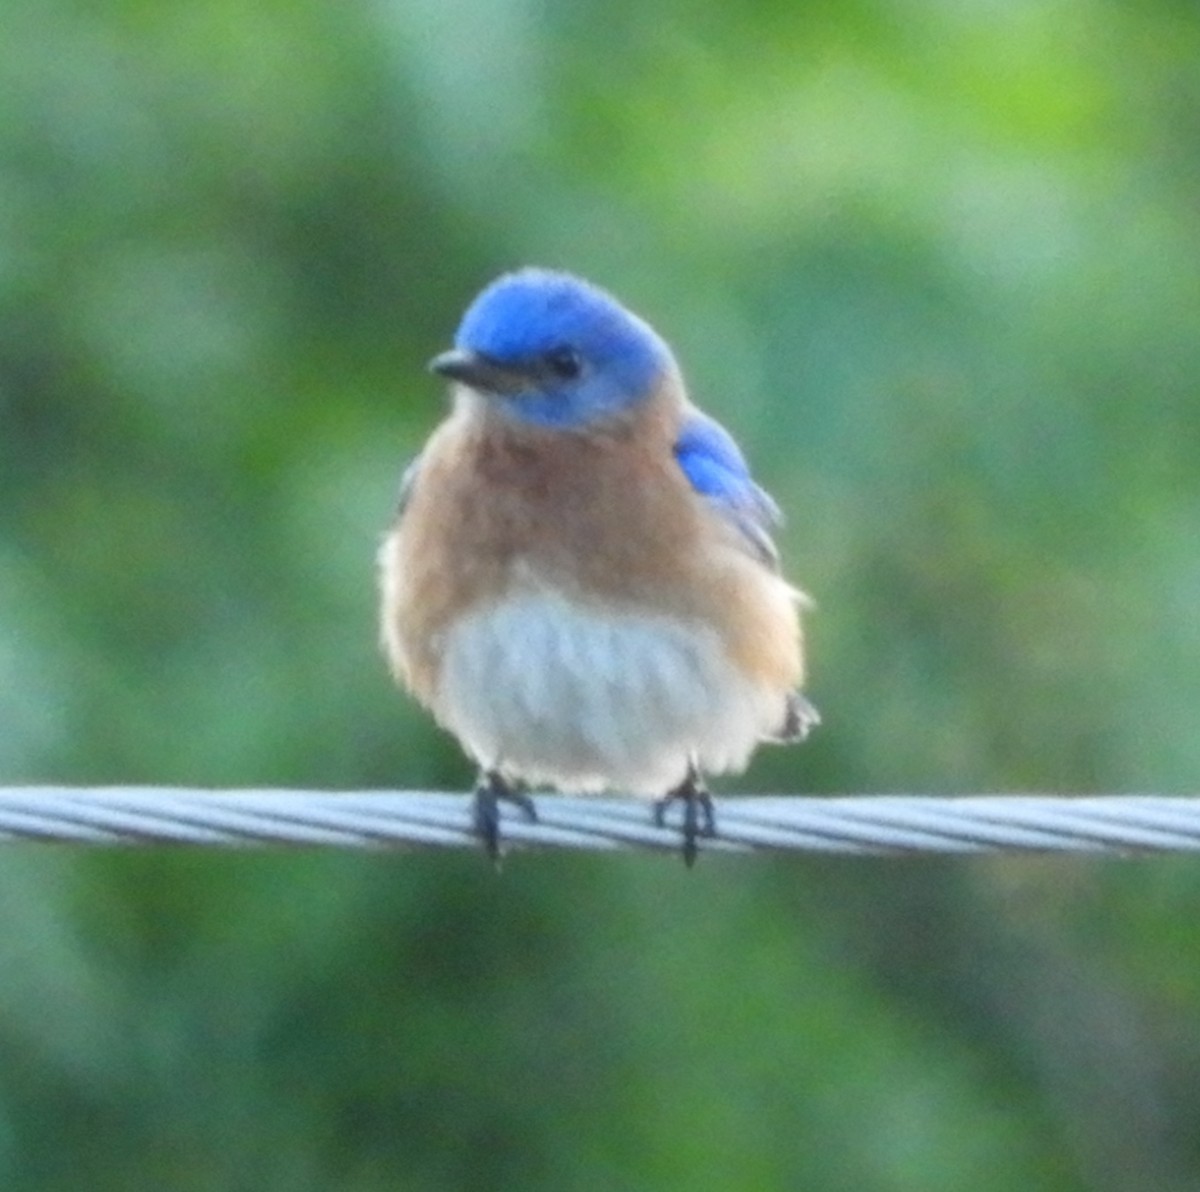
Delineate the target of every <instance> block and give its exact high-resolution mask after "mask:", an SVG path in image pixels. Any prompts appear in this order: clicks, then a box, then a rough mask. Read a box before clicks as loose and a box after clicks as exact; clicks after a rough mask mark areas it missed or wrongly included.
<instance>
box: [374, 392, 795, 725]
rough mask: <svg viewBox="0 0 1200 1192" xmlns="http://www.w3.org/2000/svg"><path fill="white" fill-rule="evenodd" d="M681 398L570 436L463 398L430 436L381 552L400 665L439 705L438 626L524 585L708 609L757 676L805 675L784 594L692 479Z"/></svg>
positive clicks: (633, 603) (607, 601) (419, 691)
mask: <svg viewBox="0 0 1200 1192" xmlns="http://www.w3.org/2000/svg"><path fill="white" fill-rule="evenodd" d="M679 409H680V405H679V402H678V400H676V401H674V402H669V401H663V402H649V403H646V404H645V405H644V406H643V407H641V408H640V409H639V410H638V411H637V412H636V413H635V414H634V415H633V416H632V417H631V418H629V419H628V420H627V421H624V422H621V423H619V424H616V425H614V426H611V427H609V428H606V429H604V430H601V431H590V432H588V433H586V434H585V433H580V434H576V433H571V432H563V431H548V430H542V429H539V428H533V427H525V426H519V425H516V424H513V423H512V422H510V421H508V420H505V419H502V418H501V417H500V416H498V415H496V414H494V413H493V414H488V413H487V412H481V411H480V410H478V409H477V408H474V409H473V408H471V407H470V406H465V408H460V409H459V410H458V411H457V412H456V413H455V414H454V415H453V416H452V417H451V418H450V419H448V420H447V421H446V422H445V423H443V425H442V426H441V427H440V428H439V429H438V431H437V432H436V433H435V434H434V436H433V438H432V439H431V440H430V443H429V445H428V446H427V448H426V450H425V452H424V454H423V456H422V463H421V469H420V473H419V475H418V477H417V480H416V483H415V485H414V489H413V492H412V494H411V497H410V500H409V503H408V506H407V508H406V510H405V512H404V515H403V517H402V518H401V519H400V521H399V523H398V525H397V526H396V527H395V528H394V529H393V530H392V531H391V533H390V534H389V535H388V538H387V540H386V541H385V543H384V546H383V550H382V552H381V566H382V583H383V588H384V610H383V638H384V643H385V648H386V650H387V653H388V655H389V658H390V660H391V663H392V666H393V669H394V670H395V671H396V672H397V674H398V675H399V676H401V677H402V678H403V679H404V680H405V682H406V683H407V684H408V685H409V686H410V687H411V688H412V690H413V692H414V694H416V695H417V696H418V698H420V699H421V700H422V701H423V702H425V703H430V702H432V699H433V695H434V689H435V686H436V682H437V671H438V659H439V653H440V648H441V643H442V633H443V630H444V629H445V627H446V626H447V625H448V624H449V623H450V622H451V621H452V620H453V619H454V618H456V617H457V616H459V615H461V614H463V613H465V612H467V611H469V610H471V609H474V608H476V607H478V606H480V605H482V604H485V603H487V602H490V601H493V600H495V599H497V598H499V597H501V596H503V595H504V594H506V593H508V592H511V591H513V590H514V589H516V588H519V587H521V586H524V587H526V588H529V587H542V588H550V589H554V590H558V591H562V592H565V593H568V594H569V595H570V596H572V597H573V598H576V599H579V600H584V601H596V602H601V603H603V604H604V605H605V606H606V607H608V608H615V607H620V606H625V607H628V608H630V609H633V610H636V611H639V612H657V613H662V614H667V615H674V616H678V617H683V618H699V619H701V620H703V621H704V622H705V623H707V624H710V625H713V626H714V627H715V628H717V630H718V632H720V633H721V635H722V637H723V638H724V639H725V641H726V642H727V647H728V649H729V651H730V655H731V657H732V658H733V659H734V661H735V662H736V663H737V664H738V665H739V666H740V667H741V668H742V669H743V670H744V671H745V672H746V673H747V674H748V675H749V676H750V677H752V678H755V679H759V680H761V681H762V682H764V683H765V684H767V685H769V686H778V687H779V688H780V690H786V689H789V688H790V687H792V686H794V685H795V684H796V683H797V682H798V681H799V679H800V666H801V664H800V647H799V627H798V622H797V615H796V608H795V603H794V601H793V600H792V598H791V595H790V589H788V588H787V585H786V584H784V583H783V582H782V581H781V580H780V579H779V578H778V577H777V576H775V575H773V574H772V573H770V572H768V571H767V570H766V569H765V568H764V567H763V566H762V565H761V564H759V563H758V562H757V561H756V560H754V559H752V558H751V557H750V556H749V555H747V554H746V553H745V552H744V551H742V550H741V549H740V548H739V547H738V546H737V545H736V543H735V542H734V541H733V540H732V538H731V535H730V532H729V529H728V527H726V526H725V524H724V523H723V522H722V520H721V519H720V518H719V516H718V515H717V514H715V513H714V512H712V511H711V510H710V509H708V507H707V506H706V505H705V503H704V501H703V500H702V499H700V498H699V497H697V496H696V494H695V493H694V492H693V491H692V490H691V488H690V486H689V484H688V481H687V479H686V477H685V476H684V474H683V472H682V470H681V469H680V467H679V466H678V464H677V463H676V461H675V458H674V454H673V450H672V445H673V443H674V440H675V436H676V433H677V428H678V421H679V417H680V415H679Z"/></svg>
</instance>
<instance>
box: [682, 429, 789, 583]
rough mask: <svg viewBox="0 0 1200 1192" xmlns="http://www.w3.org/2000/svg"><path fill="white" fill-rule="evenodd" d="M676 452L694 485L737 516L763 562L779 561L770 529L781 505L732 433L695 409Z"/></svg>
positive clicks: (738, 524) (724, 511)
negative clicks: (753, 471)
mask: <svg viewBox="0 0 1200 1192" xmlns="http://www.w3.org/2000/svg"><path fill="white" fill-rule="evenodd" d="M675 458H676V459H677V460H678V461H679V466H680V467H681V468H682V469H683V474H684V475H685V476H686V477H687V478H688V480H689V481H690V482H691V485H692V488H694V489H695V490H696V492H698V493H699V494H700V495H701V496H702V497H705V498H706V499H707V500H708V501H709V502H710V503H711V504H712V505H713V507H714V508H716V509H717V510H718V511H719V512H720V513H721V514H723V515H724V516H725V517H726V518H728V519H729V520H730V521H732V522H733V524H734V525H735V526H736V527H737V528H738V530H739V531H741V533H742V534H743V536H744V537H745V538H746V540H747V542H748V543H749V544H750V545H751V546H752V547H753V549H754V551H755V553H756V554H758V555H759V557H760V558H762V559H763V561H764V562H767V563H769V564H770V565H771V566H772V567H777V566H778V564H779V554H778V552H777V551H776V549H775V544H774V542H772V541H771V529H772V527H774V526H777V525H779V524H780V521H781V520H782V517H781V514H780V512H779V506H778V505H776V504H775V502H774V501H773V500H772V499H771V496H770V494H769V493H768V492H767V491H766V490H765V489H763V488H760V487H759V485H757V484H755V483H754V479H753V477H751V475H750V468H749V466H748V465H747V463H746V459H745V457H744V456H743V455H742V453H741V450H740V449H739V448H738V445H737V444H736V443H735V442H734V441H733V436H732V435H730V433H729V432H728V431H727V430H726V429H725V428H724V427H723V426H722V425H721V424H720V423H719V422H717V421H716V420H715V419H713V418H710V417H708V415H707V414H702V413H700V411H699V410H693V411H692V412H691V413H690V414H689V416H688V419H687V421H686V422H685V423H684V425H683V429H682V430H681V431H680V434H679V438H678V439H677V440H676V441H675Z"/></svg>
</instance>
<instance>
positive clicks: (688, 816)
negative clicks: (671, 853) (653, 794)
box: [654, 770, 717, 869]
mask: <svg viewBox="0 0 1200 1192" xmlns="http://www.w3.org/2000/svg"><path fill="white" fill-rule="evenodd" d="M676 802H679V803H682V804H683V829H682V836H683V849H682V852H683V863H684V864H685V865H686V866H687V867H688V868H689V869H691V867H692V866H693V865H694V864H695V863H696V854H697V852H698V849H697V841H698V840H699V838H700V837H701V836H710V837H711V836H715V835H716V834H717V821H716V815H715V813H714V811H713V801H712V795H710V794H709V793H708V791H706V790H705V789H704V784H703V782H702V781H701V780H700V775H699V774H697V773H696V772H695V771H694V770H693V771H689V773H688V776H687V778H685V779H684V780H683V782H681V783H680V784H679V785H678V786H677V787H676V788H675V789H674V790H673V791H668V792H667V793H666V794H665V795H663V797H662V798H661V799H658V800H656V802H655V804H654V823H655V824H656V825H657V826H658V827H660V828H665V827H666V815H667V808H668V807H670V806H671V804H672V803H676Z"/></svg>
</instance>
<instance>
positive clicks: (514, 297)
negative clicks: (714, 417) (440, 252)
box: [454, 269, 673, 430]
mask: <svg viewBox="0 0 1200 1192" xmlns="http://www.w3.org/2000/svg"><path fill="white" fill-rule="evenodd" d="M454 343H455V347H456V348H457V349H459V350H460V351H466V352H470V353H474V354H475V355H476V356H478V357H482V358H483V359H484V360H486V361H487V362H489V363H490V364H492V365H494V366H497V374H498V375H499V376H500V377H502V378H503V383H502V384H500V385H498V386H497V392H496V394H495V396H496V397H497V398H498V400H499V402H500V404H501V405H502V406H503V407H504V408H505V409H506V410H507V411H508V412H509V413H510V414H511V415H512V416H513V417H515V418H518V419H520V420H522V421H525V422H530V423H533V424H534V425H537V426H545V427H551V428H556V429H563V430H572V429H581V428H583V427H587V426H591V425H593V424H595V423H598V422H603V421H605V420H606V419H609V418H611V417H613V416H614V415H617V414H620V413H621V411H622V410H625V409H628V408H629V407H630V406H631V405H634V404H637V403H638V402H641V401H644V400H646V399H647V398H649V397H650V396H651V394H652V393H653V391H654V387H655V384H656V382H657V381H658V379H659V378H660V377H661V376H662V374H663V373H664V372H665V371H666V370H667V369H668V368H670V367H671V366H672V364H673V361H672V358H671V352H670V349H669V348H668V347H667V346H666V344H665V343H663V341H662V340H661V339H660V338H659V337H658V335H657V334H656V333H655V332H654V330H653V329H652V328H651V327H650V326H649V325H648V324H646V323H644V322H643V321H642V320H641V319H639V318H637V316H636V315H633V314H631V313H630V312H629V311H627V310H626V309H625V308H624V307H623V306H622V305H621V304H620V303H619V302H617V300H616V299H615V298H613V297H611V296H610V295H609V294H606V293H605V292H604V291H603V290H601V289H599V288H598V287H596V286H593V285H589V284H588V283H587V282H584V281H581V280H580V279H579V278H576V277H572V276H570V275H569V274H566V273H555V272H553V271H551V270H546V269H523V270H521V271H520V272H519V273H509V274H506V275H505V276H503V277H501V278H499V279H498V280H497V281H495V282H493V283H492V284H491V285H490V286H488V287H487V289H485V290H484V291H483V292H482V293H481V294H480V295H479V297H478V298H476V299H475V301H474V302H473V303H472V304H471V306H470V307H469V308H468V310H467V312H466V314H465V315H464V316H463V320H462V323H461V324H460V326H459V328H458V334H457V335H456V336H455V339H454Z"/></svg>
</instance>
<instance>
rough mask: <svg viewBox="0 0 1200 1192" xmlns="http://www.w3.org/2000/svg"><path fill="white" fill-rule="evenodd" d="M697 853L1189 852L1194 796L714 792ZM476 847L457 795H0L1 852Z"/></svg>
mask: <svg viewBox="0 0 1200 1192" xmlns="http://www.w3.org/2000/svg"><path fill="white" fill-rule="evenodd" d="M536 802H537V809H538V822H537V823H531V822H529V821H528V820H526V819H525V818H524V817H523V816H522V815H521V814H520V813H519V812H516V813H512V814H510V809H509V808H507V807H506V808H505V809H504V824H503V836H504V841H505V843H506V845H507V846H510V847H519V848H577V849H652V850H672V851H674V850H677V849H678V847H679V833H678V829H677V828H676V827H674V826H673V824H674V823H675V822H677V821H673V820H671V818H670V816H668V823H667V826H666V827H662V828H659V827H656V826H655V825H654V823H653V820H652V817H651V813H650V805H649V804H648V803H647V802H646V801H644V800H634V799H613V798H577V797H569V796H564V795H543V796H538V797H537V800H536ZM716 804H717V824H716V828H717V831H716V836H715V837H713V838H711V839H705V840H703V841H702V843H701V847H702V848H703V849H704V850H706V851H707V850H710V849H711V850H714V851H724V852H745V851H751V850H754V851H759V850H792V851H798V852H820V853H850V854H918V853H958V854H963V853H968V854H978V853H1002V852H1074V853H1089V854H1108V855H1117V856H1131V855H1137V854H1143V853H1159V852H1193V851H1196V850H1200V797H1195V796H1161V795H1089V796H1074V797H1063V796H1053V795H969V796H957V797H950V798H946V797H935V796H928V795H856V796H844V797H838V798H808V797H801V796H762V797H751V796H726V797H723V798H720V799H718V800H717V801H716ZM17 841H41V842H47V843H54V842H59V843H71V844H91V845H161V844H186V845H207V846H220V847H253V846H268V845H290V846H324V847H334V848H362V849H393V848H422V847H435V848H464V847H470V848H477V847H479V841H478V838H477V837H476V835H475V832H474V830H473V828H472V820H471V800H470V798H469V797H468V796H463V795H450V794H442V793H437V792H425V791H403V792H384V791H304V790H202V789H190V788H182V787H59V786H25V787H0V843H3V842H17Z"/></svg>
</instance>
